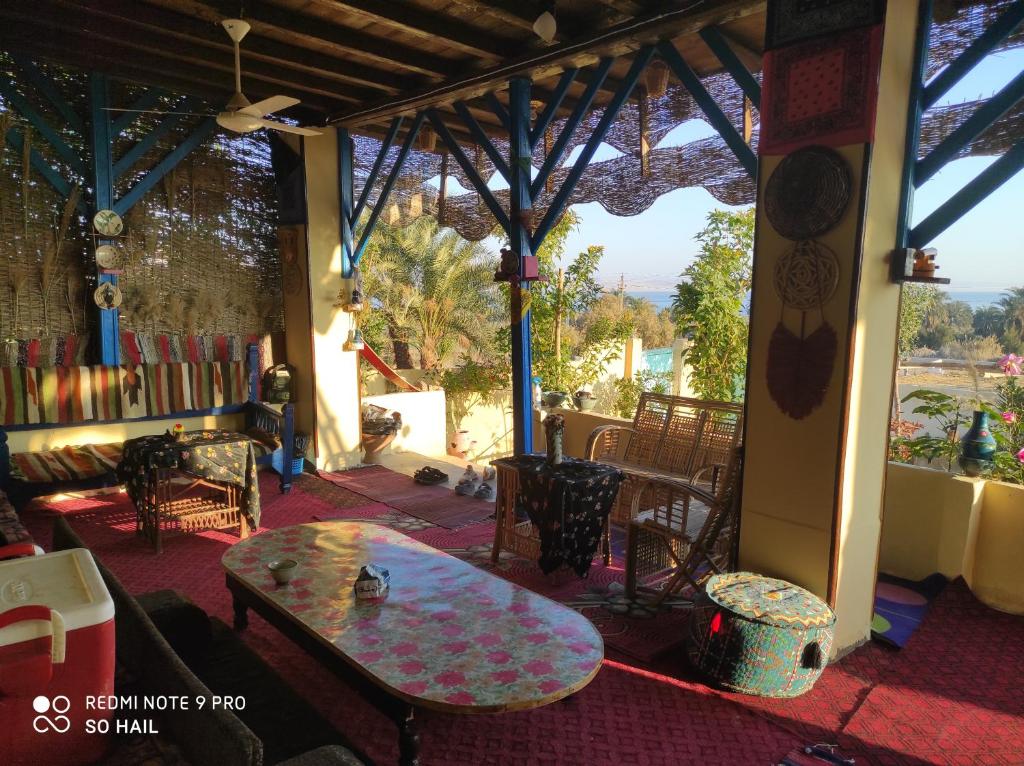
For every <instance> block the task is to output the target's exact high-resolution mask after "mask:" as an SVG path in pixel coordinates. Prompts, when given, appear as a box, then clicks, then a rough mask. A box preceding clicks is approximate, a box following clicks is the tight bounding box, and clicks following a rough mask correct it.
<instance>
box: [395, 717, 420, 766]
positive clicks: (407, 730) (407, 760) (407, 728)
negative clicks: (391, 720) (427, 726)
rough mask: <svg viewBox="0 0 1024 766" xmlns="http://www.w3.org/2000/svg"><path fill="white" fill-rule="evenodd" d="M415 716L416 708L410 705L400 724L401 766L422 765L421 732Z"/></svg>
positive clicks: (399, 760)
mask: <svg viewBox="0 0 1024 766" xmlns="http://www.w3.org/2000/svg"><path fill="white" fill-rule="evenodd" d="M414 716H415V709H414V708H413V707H412V706H408V707H406V710H405V715H404V716H403V717H402V720H401V722H400V723H399V724H398V764H399V766H420V733H419V728H418V726H417V724H416V719H415V717H414Z"/></svg>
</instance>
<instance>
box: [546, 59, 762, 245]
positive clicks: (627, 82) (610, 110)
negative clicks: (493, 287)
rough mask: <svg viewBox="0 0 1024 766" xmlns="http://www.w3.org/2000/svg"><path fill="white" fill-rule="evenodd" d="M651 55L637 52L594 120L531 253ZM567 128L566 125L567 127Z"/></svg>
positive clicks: (563, 205) (561, 210)
mask: <svg viewBox="0 0 1024 766" xmlns="http://www.w3.org/2000/svg"><path fill="white" fill-rule="evenodd" d="M653 56H654V48H653V47H651V46H647V47H644V48H641V49H640V50H639V51H637V53H636V56H635V57H634V58H633V64H632V65H631V66H630V68H629V72H628V73H627V74H626V77H625V79H624V80H623V81H622V84H621V85H620V86H619V89H618V90H617V91H616V92H615V95H614V96H612V100H611V101H609V102H608V105H607V106H606V107H605V108H604V114H602V115H601V120H600V122H598V123H597V127H596V128H595V129H594V133H593V134H592V135H591V136H590V138H589V139H587V143H585V144H584V145H583V151H582V152H581V153H580V156H579V157H577V158H576V164H574V165H573V166H572V169H571V170H570V171H569V174H568V175H567V176H566V177H565V180H564V181H563V182H562V186H561V187H560V188H559V190H558V191H557V192H556V193H555V198H554V199H553V200H552V201H551V205H550V206H549V207H548V210H547V213H546V214H545V215H544V220H542V221H541V222H540V225H539V226H538V227H537V229H536V231H534V233H533V239H532V243H533V250H534V252H536V251H537V249H538V248H539V247H540V244H541V243H542V242H543V241H544V238H545V237H546V236H547V235H548V232H550V231H551V229H552V228H553V227H554V225H555V224H556V223H557V222H558V219H559V218H561V217H562V213H564V212H565V208H566V206H567V205H568V203H569V196H570V195H571V194H572V193H573V191H575V189H576V184H578V183H579V180H580V177H581V176H582V175H583V172H584V171H585V170H586V169H587V166H588V165H589V164H590V161H591V160H592V159H593V157H594V152H596V151H597V147H598V146H600V144H601V142H602V141H603V140H604V137H605V136H606V135H608V130H609V129H610V128H611V126H612V123H613V122H614V121H615V118H616V117H618V116H619V111H620V110H621V109H622V106H623V104H625V103H626V99H628V98H629V94H630V93H632V92H633V88H634V87H635V86H636V83H637V80H639V79H640V75H641V74H643V71H644V69H646V68H647V65H648V64H649V63H650V61H651V58H652V57H653ZM568 127H569V126H568V125H566V128H568ZM559 139H561V136H559ZM744 146H746V144H744ZM748 149H749V147H748ZM552 153H553V152H552ZM538 177H539V176H538Z"/></svg>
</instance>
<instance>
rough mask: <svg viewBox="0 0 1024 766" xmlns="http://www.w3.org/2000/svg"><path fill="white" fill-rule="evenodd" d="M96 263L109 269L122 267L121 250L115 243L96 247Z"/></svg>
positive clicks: (102, 267)
mask: <svg viewBox="0 0 1024 766" xmlns="http://www.w3.org/2000/svg"><path fill="white" fill-rule="evenodd" d="M96 265H97V266H99V267H100V268H101V269H106V270H108V271H110V270H115V269H119V268H121V251H120V250H118V249H117V248H116V247H114V246H113V245H100V246H99V247H97V248H96Z"/></svg>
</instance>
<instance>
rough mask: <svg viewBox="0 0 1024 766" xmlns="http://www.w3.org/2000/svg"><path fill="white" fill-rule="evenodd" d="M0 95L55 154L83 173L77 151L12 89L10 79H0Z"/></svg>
mask: <svg viewBox="0 0 1024 766" xmlns="http://www.w3.org/2000/svg"><path fill="white" fill-rule="evenodd" d="M0 95H2V96H3V97H4V99H5V100H6V101H7V103H8V104H10V105H11V106H12V107H13V108H14V109H15V110H16V111H17V112H19V113H20V114H21V116H22V117H24V118H25V119H26V120H28V122H29V124H30V125H32V127H33V128H35V129H36V130H37V131H38V132H39V135H40V136H42V137H43V139H44V140H45V141H46V143H48V144H49V145H50V146H52V147H53V150H54V151H55V152H56V153H57V155H58V156H59V157H60V158H61V159H62V160H64V162H66V163H67V164H68V166H69V167H70V168H71V169H72V170H74V171H75V172H76V173H80V174H81V175H85V173H86V168H85V164H84V163H83V162H82V159H81V158H80V157H79V156H78V152H76V151H75V150H74V149H72V148H71V147H70V146H68V145H67V142H66V141H65V140H64V139H63V138H61V136H60V134H59V133H58V132H57V131H56V130H54V129H53V128H52V127H50V124H49V123H48V122H47V121H46V120H45V119H43V116H42V115H41V114H39V112H37V111H36V110H35V108H34V107H33V106H32V105H31V104H30V103H29V102H28V101H26V100H25V99H24V98H23V97H22V95H21V94H20V93H18V92H17V91H16V90H15V89H14V83H12V82H11V81H10V80H0Z"/></svg>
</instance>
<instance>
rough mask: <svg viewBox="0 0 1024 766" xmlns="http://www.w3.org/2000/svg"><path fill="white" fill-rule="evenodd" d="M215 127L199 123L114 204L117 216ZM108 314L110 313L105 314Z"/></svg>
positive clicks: (208, 121) (213, 123) (210, 122)
mask: <svg viewBox="0 0 1024 766" xmlns="http://www.w3.org/2000/svg"><path fill="white" fill-rule="evenodd" d="M216 127H217V121H216V120H214V119H213V118H212V117H210V118H208V119H205V120H203V121H202V122H200V123H199V125H198V126H197V127H196V129H195V130H193V131H192V133H191V134H190V135H189V137H188V138H186V139H185V140H184V141H182V142H181V143H180V144H178V146H176V147H175V148H174V149H172V150H171V151H170V152H169V153H168V154H167V156H166V157H164V158H163V159H162V160H161V161H160V162H159V163H157V165H156V167H154V168H153V169H152V170H150V171H149V172H148V173H147V174H146V175H145V176H144V177H143V178H142V179H141V180H140V181H139V182H138V183H137V184H135V186H133V187H132V188H131V189H130V190H129V191H127V192H126V193H125V195H124V196H123V197H121V199H119V200H117V202H115V203H114V206H113V210H114V212H115V213H117V214H118V215H124V214H125V213H127V212H128V211H129V210H130V209H131V208H132V205H134V204H135V203H136V202H138V201H139V200H140V199H142V197H143V196H145V194H146V192H148V191H149V190H150V189H152V188H153V187H154V186H156V184H158V183H159V182H160V181H161V180H162V179H163V177H164V176H165V175H167V174H168V173H170V172H171V171H172V170H174V168H176V167H177V166H178V163H179V162H181V161H182V160H183V159H185V158H186V157H187V156H188V155H189V154H191V153H192V152H193V151H194V150H195V149H197V148H198V147H199V146H200V145H201V144H202V143H203V142H204V141H206V139H207V138H208V137H209V136H210V134H211V133H213V131H214V129H215V128H216ZM107 313H110V312H107Z"/></svg>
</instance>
